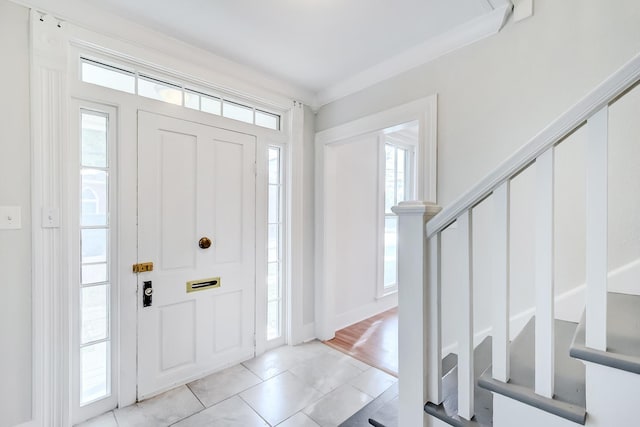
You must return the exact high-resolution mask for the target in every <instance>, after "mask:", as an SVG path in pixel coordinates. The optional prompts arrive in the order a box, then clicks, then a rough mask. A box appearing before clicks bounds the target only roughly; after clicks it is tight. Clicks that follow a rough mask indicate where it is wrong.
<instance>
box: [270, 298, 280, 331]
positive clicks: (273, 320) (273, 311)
mask: <svg viewBox="0 0 640 427" xmlns="http://www.w3.org/2000/svg"><path fill="white" fill-rule="evenodd" d="M279 326H280V303H279V302H278V301H273V302H270V303H269V305H268V308H267V340H272V339H274V338H278V337H279V336H280V328H279Z"/></svg>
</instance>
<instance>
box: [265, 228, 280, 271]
mask: <svg viewBox="0 0 640 427" xmlns="http://www.w3.org/2000/svg"><path fill="white" fill-rule="evenodd" d="M279 231H280V225H278V224H274V225H269V239H268V241H269V243H268V251H267V252H268V254H269V255H268V262H272V261H278V260H279V259H280V255H279V252H280V251H279V246H280V245H279V244H280V233H279Z"/></svg>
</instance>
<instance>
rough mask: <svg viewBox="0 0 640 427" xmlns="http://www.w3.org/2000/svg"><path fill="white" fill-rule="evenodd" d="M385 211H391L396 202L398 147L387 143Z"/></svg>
mask: <svg viewBox="0 0 640 427" xmlns="http://www.w3.org/2000/svg"><path fill="white" fill-rule="evenodd" d="M384 149H385V174H384V211H385V212H386V213H391V207H392V206H394V205H395V204H396V149H395V148H394V147H392V146H390V145H385V147H384Z"/></svg>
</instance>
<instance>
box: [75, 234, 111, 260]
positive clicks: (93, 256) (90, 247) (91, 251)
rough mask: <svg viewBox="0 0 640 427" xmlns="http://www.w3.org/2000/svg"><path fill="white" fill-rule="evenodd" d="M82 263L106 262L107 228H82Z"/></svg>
mask: <svg viewBox="0 0 640 427" xmlns="http://www.w3.org/2000/svg"><path fill="white" fill-rule="evenodd" d="M81 239H82V240H81V246H82V263H83V264H88V263H99V262H107V229H104V228H100V229H91V230H82V237H81Z"/></svg>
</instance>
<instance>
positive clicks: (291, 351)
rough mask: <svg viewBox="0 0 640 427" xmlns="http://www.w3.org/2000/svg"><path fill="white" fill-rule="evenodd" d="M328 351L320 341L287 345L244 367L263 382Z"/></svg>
mask: <svg viewBox="0 0 640 427" xmlns="http://www.w3.org/2000/svg"><path fill="white" fill-rule="evenodd" d="M328 351H329V347H328V346H326V345H324V344H322V343H321V342H319V341H311V342H309V343H305V344H300V345H297V346H286V345H285V346H282V347H279V348H276V349H275V350H271V351H268V352H266V353H264V354H262V355H260V356H258V357H256V358H253V359H251V360H247V361H246V362H244V363H243V365H244V366H245V367H246V368H247V369H249V370H250V371H251V372H253V373H254V374H256V375H257V376H259V377H260V378H262V379H263V380H267V379H269V378H273V377H275V376H276V375H279V374H281V373H283V372H285V371H287V370H289V369H291V368H292V367H294V366H296V365H297V364H299V363H302V362H304V361H307V360H309V359H312V358H314V357H317V356H319V355H321V354H324V353H327V352H328Z"/></svg>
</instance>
